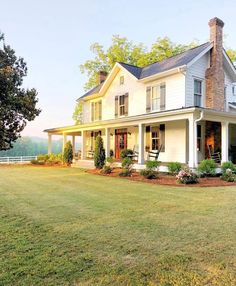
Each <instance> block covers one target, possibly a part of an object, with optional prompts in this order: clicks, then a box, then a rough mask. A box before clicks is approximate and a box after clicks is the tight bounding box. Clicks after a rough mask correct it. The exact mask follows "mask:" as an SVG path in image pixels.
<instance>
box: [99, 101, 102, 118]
mask: <svg viewBox="0 0 236 286" xmlns="http://www.w3.org/2000/svg"><path fill="white" fill-rule="evenodd" d="M99 120H102V101H101V100H100V101H99Z"/></svg>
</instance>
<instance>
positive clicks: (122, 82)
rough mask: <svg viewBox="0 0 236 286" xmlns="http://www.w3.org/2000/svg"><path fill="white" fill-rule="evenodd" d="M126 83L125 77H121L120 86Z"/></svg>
mask: <svg viewBox="0 0 236 286" xmlns="http://www.w3.org/2000/svg"><path fill="white" fill-rule="evenodd" d="M124 82H125V78H124V76H123V75H122V76H120V85H122V84H124Z"/></svg>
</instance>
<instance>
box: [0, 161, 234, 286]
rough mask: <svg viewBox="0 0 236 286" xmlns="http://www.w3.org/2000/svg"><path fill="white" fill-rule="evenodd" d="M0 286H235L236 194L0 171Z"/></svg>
mask: <svg viewBox="0 0 236 286" xmlns="http://www.w3.org/2000/svg"><path fill="white" fill-rule="evenodd" d="M0 285H4V286H5V285H14V286H16V285H24V286H25V285H80V286H84V285H114V286H115V285H119V286H120V285H150V286H153V285H158V286H171V285H177V286H181V285H183V286H186V285H187V286H189V285H200V286H202V285H214V286H215V285H226V286H229V285H236V188H235V187H224V188H223V187H222V188H221V187H219V188H206V189H204V188H195V187H193V188H184V187H167V186H157V185H151V184H145V183H141V182H134V181H129V180H126V179H117V178H108V177H102V176H96V175H91V174H87V173H85V172H84V171H81V170H79V169H73V168H44V167H22V166H21V167H17V166H16V167H0Z"/></svg>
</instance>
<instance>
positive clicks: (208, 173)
mask: <svg viewBox="0 0 236 286" xmlns="http://www.w3.org/2000/svg"><path fill="white" fill-rule="evenodd" d="M198 171H199V173H200V175H201V176H203V177H214V176H215V175H216V163H215V161H214V160H209V159H207V160H203V161H201V162H200V164H199V166H198Z"/></svg>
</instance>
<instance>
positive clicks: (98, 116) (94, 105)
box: [91, 100, 102, 121]
mask: <svg viewBox="0 0 236 286" xmlns="http://www.w3.org/2000/svg"><path fill="white" fill-rule="evenodd" d="M97 120H102V101H101V100H99V101H95V102H91V121H97Z"/></svg>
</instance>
